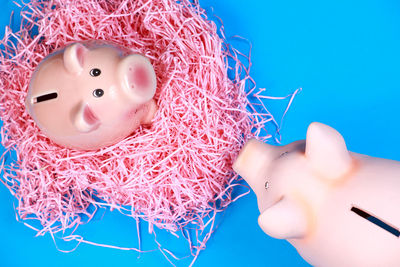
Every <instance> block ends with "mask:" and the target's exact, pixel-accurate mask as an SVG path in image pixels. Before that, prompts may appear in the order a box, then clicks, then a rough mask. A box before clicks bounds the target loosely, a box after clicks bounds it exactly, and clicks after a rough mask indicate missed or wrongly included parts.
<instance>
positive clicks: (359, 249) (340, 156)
mask: <svg viewBox="0 0 400 267" xmlns="http://www.w3.org/2000/svg"><path fill="white" fill-rule="evenodd" d="M234 170H235V171H236V172H238V173H239V174H240V175H241V176H242V177H243V178H244V179H245V180H246V181H247V182H248V183H249V185H250V186H251V187H252V189H253V190H254V192H255V193H256V195H257V200H258V206H259V209H260V213H261V215H260V217H259V220H258V221H259V225H260V227H261V228H262V229H263V230H264V232H266V233H267V234H269V235H271V236H272V237H275V238H280V239H287V240H288V241H289V242H290V243H291V244H292V245H294V246H295V247H296V249H297V250H298V252H299V253H300V254H301V255H302V257H303V258H304V259H305V260H307V261H308V262H309V263H311V264H312V265H314V266H385V267H386V266H400V239H399V235H400V232H399V227H400V210H399V207H400V163H399V162H396V161H391V160H386V159H379V158H373V157H368V156H365V155H360V154H356V153H352V152H349V151H347V148H346V144H345V142H344V140H343V137H342V136H341V135H340V134H339V133H338V132H337V131H336V130H334V129H333V128H331V127H329V126H326V125H324V124H320V123H313V124H311V125H310V127H309V129H308V132H307V139H306V140H305V141H298V142H294V143H292V144H289V145H287V146H282V147H276V146H270V145H267V144H264V143H262V142H260V141H257V140H250V141H249V142H248V143H247V144H246V145H245V147H244V148H243V149H242V151H241V152H240V154H239V156H238V158H237V160H236V162H235V163H234Z"/></svg>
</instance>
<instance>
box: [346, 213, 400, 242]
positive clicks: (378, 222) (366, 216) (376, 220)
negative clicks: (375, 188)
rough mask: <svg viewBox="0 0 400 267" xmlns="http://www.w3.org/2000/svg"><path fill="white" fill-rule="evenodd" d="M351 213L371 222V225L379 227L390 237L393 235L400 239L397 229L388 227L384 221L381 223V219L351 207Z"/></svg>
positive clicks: (399, 232)
mask: <svg viewBox="0 0 400 267" xmlns="http://www.w3.org/2000/svg"><path fill="white" fill-rule="evenodd" d="M351 211H352V212H354V213H355V214H357V215H359V216H361V217H363V218H364V219H366V220H368V221H370V222H372V223H373V224H375V225H377V226H379V227H381V228H382V229H384V230H386V231H388V232H389V233H391V234H392V235H395V236H396V237H400V231H399V229H396V228H394V227H392V226H390V225H389V224H387V223H385V222H384V221H382V220H381V219H379V218H377V217H375V216H373V215H371V214H369V213H368V212H365V211H363V210H361V209H359V208H356V207H352V208H351Z"/></svg>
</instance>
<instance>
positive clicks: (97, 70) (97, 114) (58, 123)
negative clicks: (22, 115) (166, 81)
mask: <svg viewBox="0 0 400 267" xmlns="http://www.w3.org/2000/svg"><path fill="white" fill-rule="evenodd" d="M156 86H157V82H156V75H155V72H154V69H153V66H152V65H151V63H150V61H149V59H148V58H146V57H145V56H142V55H139V54H128V55H126V50H123V49H122V48H119V47H117V46H115V45H113V44H110V43H105V42H99V41H96V42H92V43H74V44H72V45H69V46H67V47H66V48H65V49H63V50H59V51H57V52H55V53H53V54H51V55H49V56H48V57H46V58H45V59H44V60H43V61H42V62H41V63H40V64H39V66H38V67H37V68H36V70H35V72H34V74H33V76H32V78H31V81H30V84H29V90H28V95H27V98H26V107H27V110H28V113H29V114H30V115H31V116H32V118H33V119H34V120H35V122H36V123H37V125H38V126H39V128H40V129H41V130H42V131H43V132H44V133H45V134H46V135H47V136H48V137H49V138H50V139H51V140H52V141H54V142H55V143H57V144H59V145H62V146H65V147H69V148H74V149H81V150H93V149H98V148H102V147H104V146H107V145H111V144H114V143H116V142H118V141H120V140H122V139H123V138H125V137H127V136H128V135H130V134H131V133H132V132H133V131H135V130H136V129H137V128H138V127H140V125H141V124H149V123H151V121H152V119H153V117H154V115H155V113H156V110H157V106H156V104H155V101H154V99H153V97H154V94H155V91H156Z"/></svg>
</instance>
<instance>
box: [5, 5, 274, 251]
mask: <svg viewBox="0 0 400 267" xmlns="http://www.w3.org/2000/svg"><path fill="white" fill-rule="evenodd" d="M21 16H22V26H21V29H20V30H18V31H16V32H13V31H12V30H11V29H10V28H7V29H6V32H5V37H4V39H3V40H2V42H1V44H2V45H3V49H2V51H1V54H0V60H1V65H0V118H1V120H2V121H3V123H4V125H3V127H2V129H1V140H2V145H3V146H4V147H5V149H6V150H15V151H16V156H17V160H16V162H14V164H5V163H4V160H3V161H2V162H3V163H2V165H1V166H0V167H1V169H0V171H1V170H3V171H4V174H3V180H2V181H3V183H4V184H5V185H6V186H7V187H8V188H9V190H10V192H11V193H12V194H13V195H14V196H15V197H16V198H17V200H18V206H17V212H18V215H19V217H20V218H21V219H22V220H27V219H30V218H32V215H34V216H33V218H34V219H35V220H39V221H40V224H41V226H42V228H41V229H37V231H38V234H40V235H42V234H45V233H48V232H50V233H51V234H54V233H56V232H59V231H64V230H67V229H72V230H73V229H75V228H76V227H77V226H78V225H80V224H82V223H86V222H87V221H90V219H91V218H92V217H93V215H94V213H95V211H96V209H92V210H91V211H90V209H89V206H91V205H94V207H111V208H113V209H117V210H120V211H121V213H123V214H125V215H127V216H131V217H132V218H134V219H138V218H141V219H144V220H146V221H148V222H149V223H150V225H155V226H157V227H159V228H162V229H167V230H169V231H171V232H174V231H177V230H181V229H182V228H183V227H185V226H186V225H187V224H189V223H194V224H196V225H198V226H199V228H198V229H200V230H202V229H204V227H205V224H206V223H209V222H210V220H211V221H212V220H213V218H214V217H213V215H212V214H215V213H217V212H218V211H221V210H223V209H224V208H225V207H227V205H229V204H230V203H231V202H232V201H233V199H232V194H231V193H232V189H233V188H234V186H236V185H238V183H237V176H236V175H235V174H234V172H233V170H232V163H233V160H234V159H235V158H236V156H237V154H238V152H239V150H240V148H241V147H242V145H243V144H244V142H245V141H246V140H247V139H248V138H250V137H253V136H255V135H258V134H259V133H260V131H261V129H262V128H263V127H264V124H265V122H267V121H269V120H272V117H271V116H270V114H269V113H268V112H265V113H260V112H249V111H248V110H247V108H248V107H249V101H248V99H247V94H248V93H246V92H245V87H246V82H247V81H248V79H250V78H249V76H248V75H247V74H248V73H247V71H248V70H247V69H246V68H245V67H244V65H243V64H241V62H240V61H239V59H238V57H237V55H238V54H237V53H236V52H235V50H232V49H229V46H228V45H227V44H226V42H225V39H224V37H223V35H222V34H223V33H222V32H218V28H217V26H216V25H215V23H213V22H211V21H209V20H208V19H207V16H206V14H205V11H204V10H203V9H201V8H200V7H199V5H198V4H197V3H192V2H190V1H189V0H182V1H178V2H176V1H174V0H159V1H153V0H114V1H107V0H81V1H79V0H50V1H39V0H33V1H31V2H30V3H28V4H26V6H24V7H23V11H22V12H21ZM219 34H220V36H219ZM221 36H222V37H221ZM91 39H101V40H108V41H112V42H115V43H116V44H119V45H121V46H124V47H129V48H130V49H132V50H133V51H134V52H138V53H141V54H144V55H146V56H147V57H148V58H149V59H150V60H151V62H152V64H153V66H154V69H155V72H156V75H157V82H158V88H157V93H156V96H155V99H156V100H157V104H158V106H159V111H158V113H157V115H156V117H155V120H154V123H153V124H152V126H151V127H150V128H140V129H139V130H137V131H136V132H134V133H133V134H132V135H131V136H129V137H128V138H126V139H125V140H123V141H121V142H119V143H117V144H115V145H113V146H110V147H107V148H104V149H101V150H97V151H93V152H87V151H76V150H71V149H67V148H63V147H60V146H58V145H56V144H54V143H52V142H51V141H50V140H49V139H48V138H46V136H44V135H43V134H42V133H41V132H40V131H39V129H38V127H37V126H36V125H35V123H34V121H33V120H32V118H31V117H29V116H28V114H27V112H26V110H25V97H26V93H27V88H28V83H29V79H30V77H31V75H32V73H33V71H34V69H35V67H36V66H37V65H38V63H39V62H40V61H41V60H42V59H43V58H44V57H46V56H47V55H48V54H49V53H51V52H52V51H54V50H56V49H59V48H61V47H63V46H65V45H66V44H69V43H71V42H75V41H81V40H91ZM232 51H233V52H232ZM228 58H230V59H233V61H234V62H235V64H234V66H233V68H232V69H231V71H233V73H235V78H234V79H233V80H231V79H229V78H228V74H227V72H228V69H229V66H228ZM243 74H244V75H243ZM253 90H254V88H253ZM253 93H254V91H253ZM257 95H258V94H256V96H257ZM250 107H253V105H250ZM253 111H255V109H254V108H253ZM217 202H218V205H217ZM127 207H128V208H127ZM82 214H85V215H87V216H88V217H89V219H86V220H83V219H82ZM210 214H211V216H210ZM206 216H207V217H208V218H211V219H209V220H207V221H204V218H205V217H206ZM208 237H209V235H208V236H207V237H206V238H204V240H203V241H202V242H201V245H199V246H198V247H197V248H196V249H197V250H201V249H203V248H204V243H205V241H206V240H207V239H208ZM64 238H65V240H71V239H74V238H75V239H78V238H77V237H76V236H74V235H70V236H66V237H64ZM79 241H80V242H88V241H85V240H84V239H83V238H80V239H79ZM192 245H193V244H192Z"/></svg>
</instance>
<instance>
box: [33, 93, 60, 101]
mask: <svg viewBox="0 0 400 267" xmlns="http://www.w3.org/2000/svg"><path fill="white" fill-rule="evenodd" d="M57 97H58V94H57V93H55V92H53V93H49V94H44V95H41V96H37V97H35V98H33V104H36V103H40V102H44V101H48V100H52V99H55V98H57Z"/></svg>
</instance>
